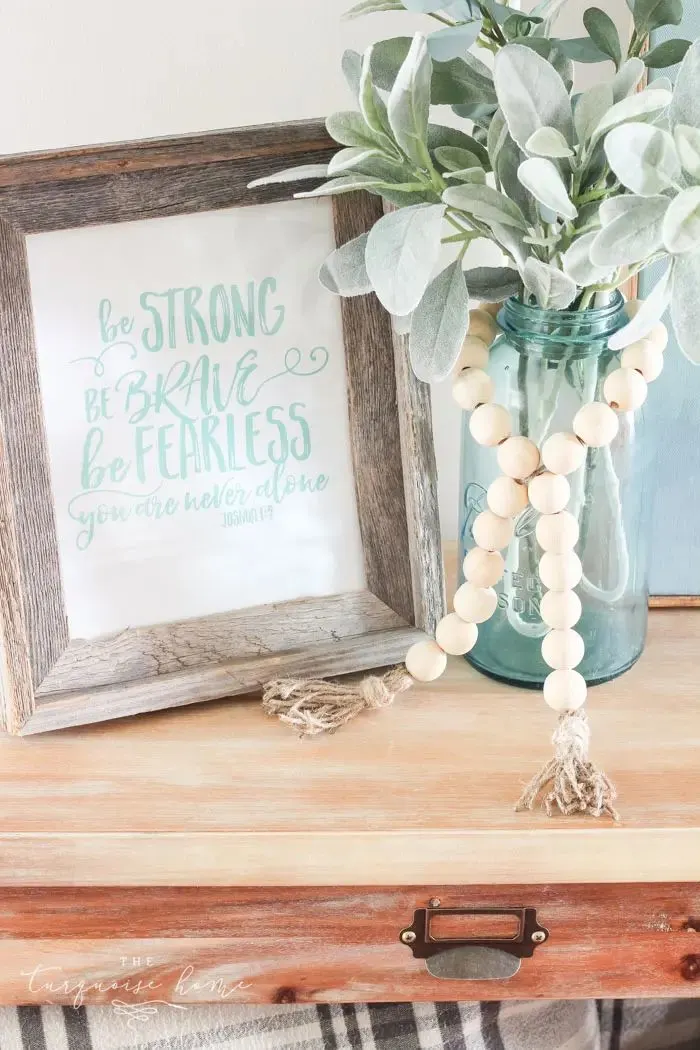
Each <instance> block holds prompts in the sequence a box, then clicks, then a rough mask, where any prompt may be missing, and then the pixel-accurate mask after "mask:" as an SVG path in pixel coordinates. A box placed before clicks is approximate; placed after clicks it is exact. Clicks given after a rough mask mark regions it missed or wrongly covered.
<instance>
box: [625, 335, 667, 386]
mask: <svg viewBox="0 0 700 1050" xmlns="http://www.w3.org/2000/svg"><path fill="white" fill-rule="evenodd" d="M620 364H621V365H622V367H623V368H633V369H634V370H635V371H636V372H639V373H641V375H642V376H643V377H644V378H645V379H646V381H647V383H653V382H654V380H655V379H658V378H659V376H660V375H661V373H662V371H663V367H664V355H663V351H662V350H659V349H658V347H656V346H654V344H653V343H652V342H651V340H649V339H640V340H639V341H638V342H636V343H631V344H630V345H629V346H626V347H625V349H624V350H623V351H622V354H621V355H620Z"/></svg>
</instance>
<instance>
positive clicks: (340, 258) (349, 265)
mask: <svg viewBox="0 0 700 1050" xmlns="http://www.w3.org/2000/svg"><path fill="white" fill-rule="evenodd" d="M368 237H369V234H368V233H363V234H362V235H361V236H360V237H356V238H355V239H354V240H353V241H348V243H347V244H344V245H342V247H340V248H336V250H335V251H334V252H331V254H330V255H329V256H328V258H327V259H326V261H325V262H324V264H323V266H322V267H321V269H320V272H319V275H318V276H319V280H320V282H321V284H322V285H323V286H324V288H327V289H328V290H329V291H330V292H334V293H335V294H336V295H345V296H353V295H366V294H367V293H368V292H371V291H372V282H371V281H370V279H369V277H368V276H367V267H366V266H365V249H366V247H367V238H368Z"/></svg>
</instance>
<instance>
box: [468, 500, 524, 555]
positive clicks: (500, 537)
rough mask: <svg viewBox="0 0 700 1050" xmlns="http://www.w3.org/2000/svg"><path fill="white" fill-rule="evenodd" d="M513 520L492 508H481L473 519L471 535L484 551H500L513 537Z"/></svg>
mask: <svg viewBox="0 0 700 1050" xmlns="http://www.w3.org/2000/svg"><path fill="white" fill-rule="evenodd" d="M513 532H514V528H513V522H512V521H511V519H510V518H502V517H501V516H500V515H499V514H494V513H493V511H492V510H482V512H481V514H478V515H477V516H476V518H475V519H474V524H473V525H472V536H473V537H474V542H475V543H476V545H477V546H478V547H483V549H484V550H485V551H500V550H503V548H504V547H507V546H508V544H509V543H510V541H511V540H512V539H513Z"/></svg>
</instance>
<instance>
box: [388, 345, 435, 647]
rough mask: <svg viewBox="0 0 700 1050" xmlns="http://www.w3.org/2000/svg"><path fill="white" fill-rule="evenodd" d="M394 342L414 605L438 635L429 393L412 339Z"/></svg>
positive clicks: (423, 622)
mask: <svg viewBox="0 0 700 1050" xmlns="http://www.w3.org/2000/svg"><path fill="white" fill-rule="evenodd" d="M395 342H396V351H395V363H396V378H397V392H398V399H399V404H398V408H399V413H398V415H399V425H400V427H401V453H402V457H403V462H404V494H405V499H406V509H407V514H408V520H409V529H408V544H409V550H410V558H409V564H410V565H411V578H412V585H413V603H414V607H415V610H416V623H417V625H418V626H419V627H422V628H423V630H425V631H427V632H428V633H429V634H434V633H435V628H436V627H437V624H438V621H439V620H440V619H441V615H440V614H438V615H437V616H436V612H437V610H438V608H439V607H440V605H441V603H438V602H436V600H435V595H436V594H444V592H445V576H444V569H443V560H442V556H441V549H440V516H439V512H438V492H437V476H438V475H437V463H436V462H435V448H434V445H433V418H432V411H431V405H430V388H429V387H428V385H427V384H426V383H421V382H420V381H419V380H418V379H416V377H415V375H414V374H413V369H412V368H411V364H410V361H409V357H408V339H407V338H406V337H404V336H396V337H395ZM413 463H420V464H421V467H420V469H418V470H416V469H412V467H411V464H413ZM411 523H412V524H411Z"/></svg>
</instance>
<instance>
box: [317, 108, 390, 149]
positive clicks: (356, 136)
mask: <svg viewBox="0 0 700 1050" xmlns="http://www.w3.org/2000/svg"><path fill="white" fill-rule="evenodd" d="M326 130H327V131H328V134H329V135H330V136H331V138H333V139H335V141H336V142H338V143H339V144H340V145H341V146H359V147H362V148H363V149H377V147H378V146H380V145H383V140H382V138H380V137H379V136H377V135H374V134H373V133H372V131H371V130H370V128H368V127H367V125H366V124H365V121H364V119H363V117H362V115H361V114H360V113H355V111H354V110H347V111H345V112H342V113H332V114H331V116H330V117H328V118H327V119H326Z"/></svg>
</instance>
